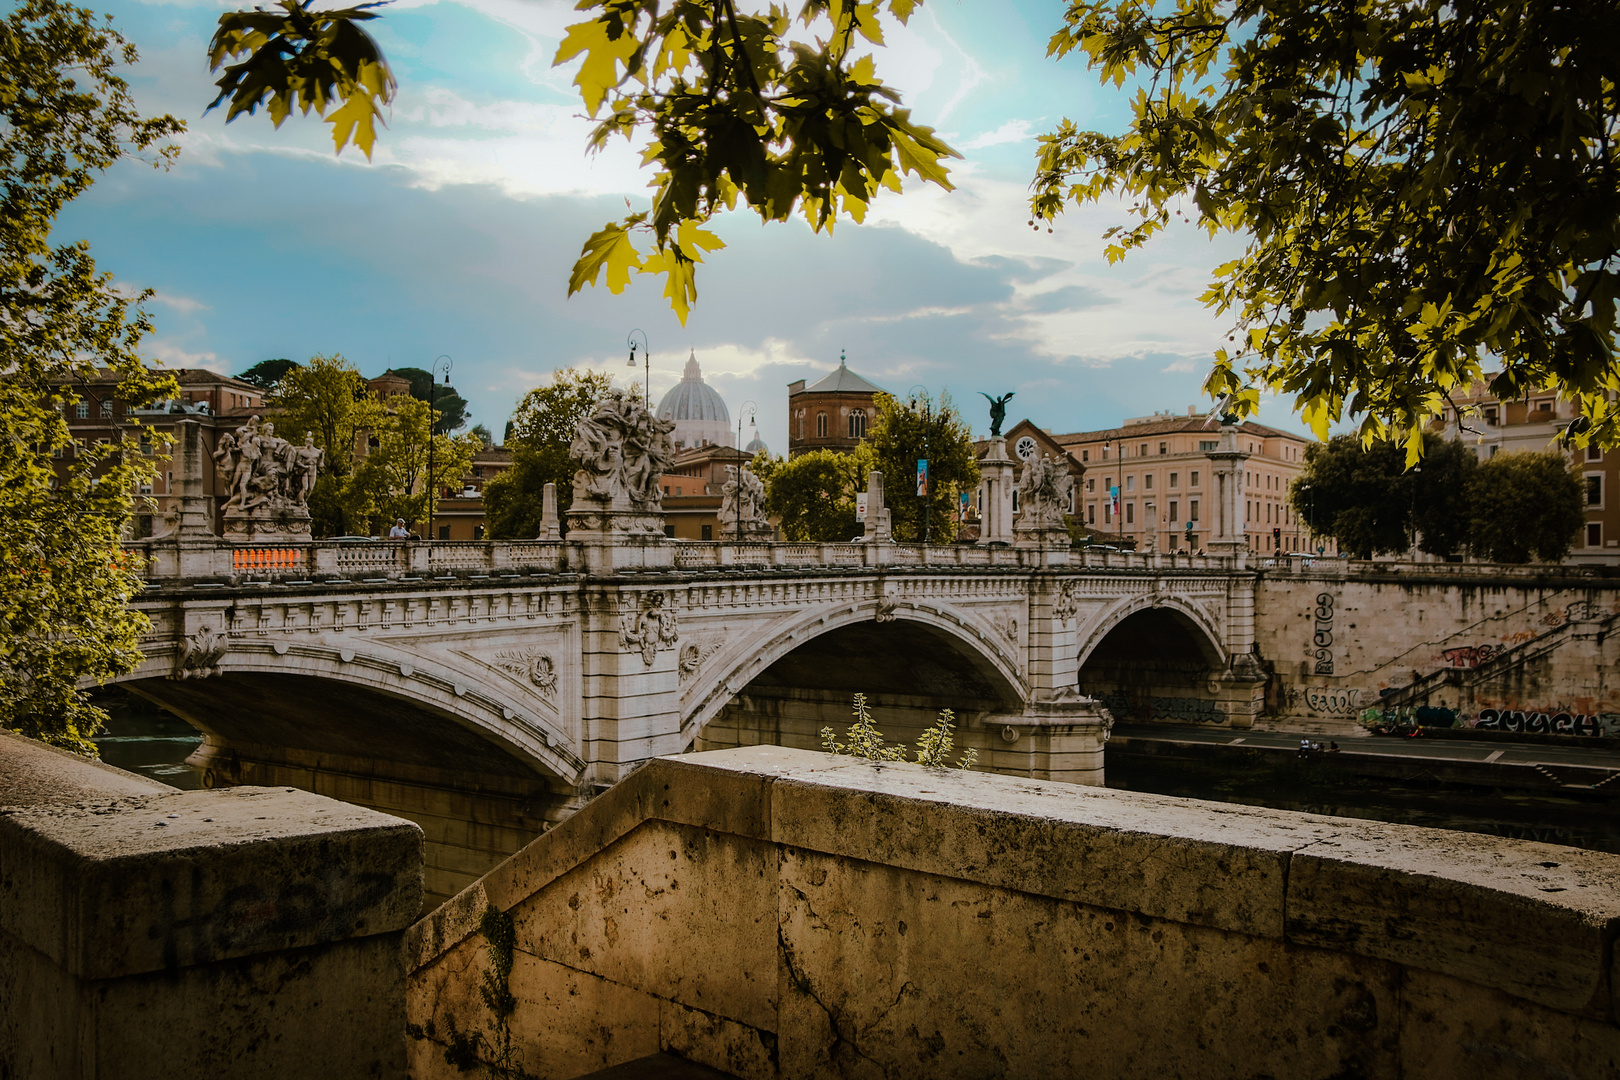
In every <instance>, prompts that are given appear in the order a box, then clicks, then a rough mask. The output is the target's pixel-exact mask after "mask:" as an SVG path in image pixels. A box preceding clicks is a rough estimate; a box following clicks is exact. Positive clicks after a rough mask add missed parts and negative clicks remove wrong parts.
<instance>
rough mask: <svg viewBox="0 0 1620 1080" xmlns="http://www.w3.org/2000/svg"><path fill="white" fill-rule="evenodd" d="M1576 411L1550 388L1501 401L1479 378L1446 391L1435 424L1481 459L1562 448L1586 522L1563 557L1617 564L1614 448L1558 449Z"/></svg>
mask: <svg viewBox="0 0 1620 1080" xmlns="http://www.w3.org/2000/svg"><path fill="white" fill-rule="evenodd" d="M1611 396H1612V395H1611ZM1453 406H1455V407H1453ZM1577 415H1579V411H1578V407H1577V405H1576V403H1575V402H1571V401H1568V400H1566V399H1564V398H1563V397H1561V396H1560V395H1559V394H1558V393H1557V392H1556V391H1553V390H1546V391H1542V392H1540V393H1534V394H1530V395H1529V396H1528V397H1526V398H1525V399H1524V400H1523V401H1503V400H1502V399H1501V398H1499V397H1497V396H1495V395H1494V394H1492V393H1491V392H1490V387H1489V386H1488V385H1487V384H1485V383H1479V384H1476V385H1475V386H1473V387H1472V388H1470V389H1469V391H1468V392H1467V393H1464V394H1453V395H1452V398H1451V405H1448V406H1447V408H1446V410H1445V412H1444V414H1443V415H1442V418H1441V423H1440V424H1439V425H1437V428H1439V429H1440V430H1441V432H1442V433H1443V434H1444V436H1445V437H1446V438H1458V437H1460V438H1461V439H1462V440H1463V442H1464V443H1466V444H1468V445H1469V446H1472V447H1474V449H1475V451H1476V452H1477V453H1478V454H1479V457H1480V459H1481V460H1484V459H1486V458H1489V457H1492V456H1494V455H1496V454H1500V453H1523V452H1530V453H1545V452H1546V451H1548V450H1553V451H1559V452H1561V453H1563V454H1564V455H1565V457H1567V458H1568V459H1569V460H1570V462H1571V463H1572V466H1573V467H1574V469H1575V471H1576V472H1577V474H1579V476H1580V478H1581V484H1582V493H1581V496H1582V498H1583V499H1584V500H1585V502H1586V522H1585V525H1584V526H1583V528H1582V529H1581V534H1580V535H1579V536H1578V537H1576V539H1575V546H1574V548H1573V549H1572V550H1571V551H1570V553H1569V559H1568V561H1569V562H1575V563H1620V486H1617V485H1620V451H1614V450H1608V451H1605V450H1602V449H1599V448H1598V447H1594V446H1589V447H1586V448H1584V449H1581V448H1577V447H1570V448H1568V449H1563V448H1561V446H1560V444H1559V441H1558V439H1559V436H1560V435H1562V434H1563V432H1564V429H1565V428H1566V427H1568V425H1569V423H1570V421H1571V420H1574V419H1575V417H1576V416H1577Z"/></svg>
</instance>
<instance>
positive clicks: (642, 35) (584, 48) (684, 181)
mask: <svg viewBox="0 0 1620 1080" xmlns="http://www.w3.org/2000/svg"><path fill="white" fill-rule="evenodd" d="M580 7H581V9H582V10H589V11H594V12H596V15H595V17H594V18H592V19H589V20H587V21H585V22H581V23H576V24H575V25H573V26H570V27H569V28H568V32H567V35H566V36H565V37H564V39H563V41H562V43H561V45H559V46H558V49H557V55H556V59H555V63H557V64H564V63H569V62H571V61H575V60H578V61H579V70H578V72H577V73H576V74H575V77H574V83H575V85H576V86H577V87H578V88H579V91H580V96H581V98H582V100H583V101H584V103H585V107H586V110H587V111H588V113H589V114H590V116H591V117H592V118H594V119H597V124H596V127H595V128H594V129H593V131H592V133H591V136H590V140H589V146H590V148H591V149H592V150H600V149H601V148H602V147H604V146H605V145H607V143H608V141H609V140H610V139H611V138H613V136H615V135H619V136H622V137H624V138H625V139H626V140H631V139H633V138H635V137H636V136H637V135H642V134H644V135H645V136H646V137H647V138H648V144H647V146H646V148H645V150H644V151H643V162H644V163H645V164H648V165H653V166H656V169H657V171H656V173H655V175H654V177H653V180H652V182H651V187H652V188H653V197H652V202H651V206H650V208H649V209H647V210H643V211H636V212H633V213H630V214H628V215H627V216H626V217H624V218H623V219H622V220H620V221H618V222H610V223H609V224H608V225H606V226H605V227H604V228H602V229H601V230H599V231H598V232H596V233H595V234H593V235H592V236H591V237H590V238H589V239H587V240H586V242H585V244H584V247H583V248H582V250H581V253H580V258H579V260H578V261H577V262H576V263H575V264H574V269H573V273H572V275H571V276H570V278H569V283H568V291H569V294H570V295H572V294H573V293H575V292H577V291H579V290H580V289H581V288H584V287H585V286H586V285H595V284H596V283H597V282H598V281H599V280H603V279H604V278H605V284H606V285H607V287H608V289H609V290H610V291H612V292H615V293H618V292H621V291H623V289H624V288H625V286H626V285H628V284H629V281H630V275H631V272H632V271H634V272H638V273H644V274H645V273H650V274H660V275H663V277H664V279H665V288H664V295H665V296H666V297H667V298H668V300H669V304H670V306H671V308H672V309H673V310H674V311H675V313H676V315H677V316H678V317H679V318H680V319H681V321H682V322H685V320H686V316H687V314H688V313H689V311H690V310H691V305H692V303H693V302H694V301H695V300H696V299H697V285H696V276H695V273H696V267H697V264H698V263H701V262H702V261H703V257H704V255H705V254H706V253H708V252H711V251H716V250H719V249H720V248H722V247H724V246H725V245H724V243H723V242H722V241H721V240H720V239H719V237H717V236H716V235H715V234H714V233H713V232H711V231H709V230H708V229H706V228H704V227H703V226H704V225H706V224H708V222H709V221H710V219H712V218H713V217H714V216H715V215H717V214H719V213H721V212H723V211H725V210H734V209H735V208H736V206H737V203H738V200H739V199H740V200H741V201H742V202H743V203H744V204H746V205H747V206H748V207H749V208H750V209H752V210H753V211H754V212H755V213H757V214H758V215H759V217H760V220H761V221H763V222H771V221H786V220H788V218H790V217H792V216H794V215H795V214H802V215H803V217H804V219H805V220H806V221H807V222H808V223H809V224H810V227H811V228H812V229H814V230H815V231H817V232H821V231H823V230H826V231H828V232H831V231H832V229H833V228H834V226H835V224H836V223H837V220H838V218H839V216H840V215H845V216H847V217H849V218H850V219H852V220H854V221H856V222H859V221H862V220H864V218H865V216H866V210H867V207H868V205H869V204H870V203H871V201H872V199H873V198H875V197H876V195H877V192H878V190H879V189H880V188H887V189H889V190H891V191H896V192H898V191H899V190H900V189H901V177H902V176H903V175H904V174H906V173H913V174H915V175H916V176H918V177H919V178H921V179H923V180H925V181H927V182H929V183H933V184H937V185H939V186H940V187H942V188H945V189H946V190H950V189H951V183H950V179H949V174H948V170H947V169H946V168H945V166H944V164H943V161H942V159H943V158H946V157H958V156H960V155H958V154H957V153H956V152H955V151H954V150H952V149H951V148H950V147H949V146H947V145H946V144H945V143H944V142H943V141H941V140H940V139H939V138H938V137H937V136H936V135H935V134H934V132H933V130H932V129H931V128H928V127H924V126H922V125H920V124H916V123H914V122H913V121H912V120H911V115H910V112H909V111H908V110H906V109H903V108H901V107H900V106H899V102H900V96H899V94H898V93H896V92H895V91H894V90H893V89H891V88H889V87H887V86H885V85H883V83H882V82H881V81H879V80H878V78H877V76H876V72H875V65H874V63H873V59H872V57H871V56H870V55H864V56H860V57H857V58H853V59H852V58H851V55H850V54H851V48H852V46H853V44H854V42H855V41H856V39H857V37H859V38H862V39H865V40H866V41H868V42H870V43H872V44H876V45H881V44H882V43H883V31H882V24H881V21H880V18H879V14H880V9H882V10H886V11H887V13H888V15H889V16H891V17H893V18H895V19H897V20H898V21H900V22H901V23H904V22H906V20H907V19H909V18H910V16H911V13H912V11H913V10H914V9H915V7H916V3H915V2H914V0H876V2H873V3H850V2H848V0H809V2H807V3H806V4H805V5H804V7H803V9H801V11H800V13H799V15H798V17H797V20H793V19H790V18H789V17H788V15H787V10H786V9H785V8H783V7H778V6H776V5H772V6H771V7H770V8H769V9H768V10H767V11H765V12H762V13H758V14H751V13H747V12H742V11H739V10H737V6H736V4H735V3H734V2H733V0H676V2H675V3H673V4H670V5H669V6H668V7H667V8H665V7H664V5H663V4H662V3H660V2H659V0H598V2H594V3H593V2H589V0H587V2H586V3H582V4H581V5H580ZM821 20H826V21H827V22H829V23H830V24H831V26H832V34H831V36H830V38H829V39H828V40H827V41H821V40H820V39H817V41H816V44H815V46H814V47H812V46H811V45H808V44H805V43H803V42H799V41H794V40H790V38H789V33H790V31H791V30H792V29H793V26H794V23H795V21H796V22H797V23H798V25H799V26H800V27H801V28H802V29H804V30H806V31H808V30H810V29H811V28H813V27H814V26H816V25H818V24H819V22H820V21H821ZM638 238H639V239H641V240H642V241H643V245H642V246H638V244H637V239H638Z"/></svg>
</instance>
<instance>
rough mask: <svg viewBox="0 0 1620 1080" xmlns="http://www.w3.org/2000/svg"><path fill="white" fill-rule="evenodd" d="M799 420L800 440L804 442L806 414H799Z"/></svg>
mask: <svg viewBox="0 0 1620 1080" xmlns="http://www.w3.org/2000/svg"><path fill="white" fill-rule="evenodd" d="M798 420H799V438H800V440H803V439H804V413H802V412H801V413H800V414H799V416H798Z"/></svg>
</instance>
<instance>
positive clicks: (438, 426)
mask: <svg viewBox="0 0 1620 1080" xmlns="http://www.w3.org/2000/svg"><path fill="white" fill-rule="evenodd" d="M383 374H385V375H398V376H399V377H400V378H402V379H409V380H410V381H411V397H413V398H415V399H416V400H417V401H430V402H432V404H433V407H434V409H436V410H438V413H439V419H438V420H437V421H435V422H434V424H433V431H434V433H435V434H438V435H448V434H450V433H451V432H452V431H460V430H461V429H462V428H463V427H465V426H466V423H467V399H466V398H464V397H462V396H461V395H460V394H458V393H456V388H455V387H453V386H451V385H450V384H449V383H444V384H441V385H438V386H435V385H434V383H433V375H432V373H431V372H426V371H423V370H422V369H421V368H416V367H402V368H389V369H388V370H387V371H386V372H384V373H383Z"/></svg>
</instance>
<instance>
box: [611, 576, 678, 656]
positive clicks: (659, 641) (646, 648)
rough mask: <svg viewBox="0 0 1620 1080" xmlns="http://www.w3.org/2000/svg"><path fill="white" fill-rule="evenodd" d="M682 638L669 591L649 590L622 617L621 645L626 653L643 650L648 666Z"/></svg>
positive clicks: (642, 653)
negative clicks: (664, 650)
mask: <svg viewBox="0 0 1620 1080" xmlns="http://www.w3.org/2000/svg"><path fill="white" fill-rule="evenodd" d="M633 602H634V601H632V603H633ZM679 637H680V629H679V628H678V627H677V626H676V622H675V606H674V603H673V602H672V601H671V600H670V598H669V595H668V594H667V593H662V592H651V593H647V594H645V596H644V597H643V599H642V601H641V603H640V605H639V606H638V607H636V608H633V609H631V610H627V611H625V612H624V613H623V614H621V615H620V616H619V644H620V645H622V646H623V647H624V649H625V651H626V652H637V651H639V652H640V653H641V662H642V663H644V664H646V665H647V666H648V667H652V666H653V661H654V659H656V657H657V655H658V652H659V650H661V649H670V648H674V646H675V642H676V641H677V640H678V639H679Z"/></svg>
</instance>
